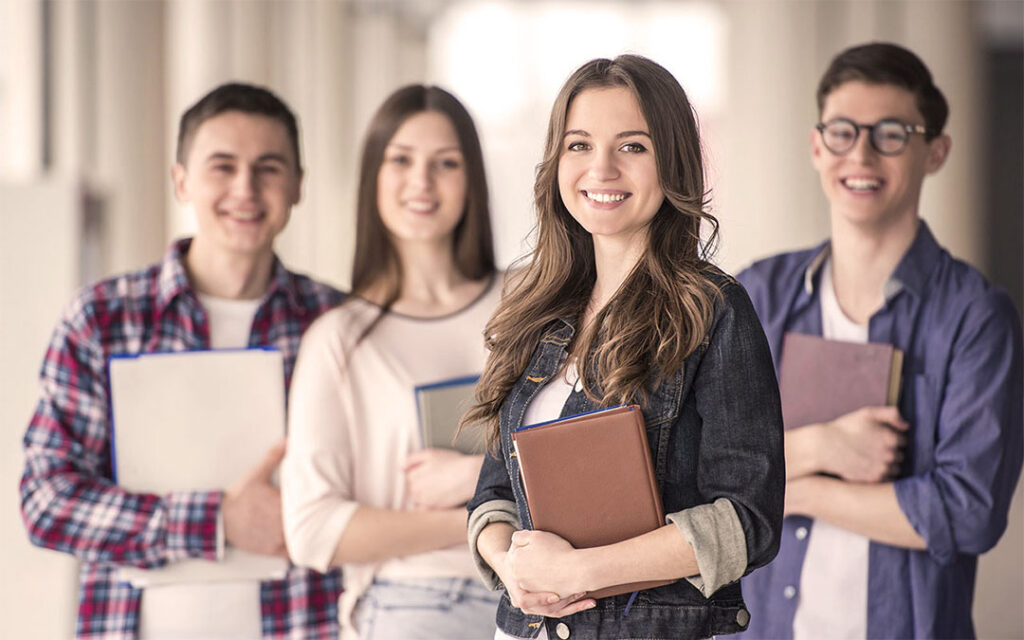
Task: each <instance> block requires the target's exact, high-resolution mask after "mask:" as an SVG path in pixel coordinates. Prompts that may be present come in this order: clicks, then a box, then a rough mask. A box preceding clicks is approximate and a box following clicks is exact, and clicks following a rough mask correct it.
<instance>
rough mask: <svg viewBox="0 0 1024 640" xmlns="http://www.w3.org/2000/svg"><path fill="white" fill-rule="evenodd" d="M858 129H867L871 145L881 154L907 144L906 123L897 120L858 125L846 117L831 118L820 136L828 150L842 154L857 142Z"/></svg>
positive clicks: (898, 150) (895, 151)
mask: <svg viewBox="0 0 1024 640" xmlns="http://www.w3.org/2000/svg"><path fill="white" fill-rule="evenodd" d="M860 129H867V130H868V133H869V135H870V138H871V146H872V147H874V149H875V151H877V152H879V153H881V154H885V155H892V154H895V153H899V152H900V151H902V150H903V148H904V147H905V146H907V139H908V138H909V134H908V133H907V131H906V125H904V124H903V123H902V122H899V121H897V120H880V121H879V122H876V123H875V124H873V125H858V124H855V123H854V122H852V121H850V120H846V119H839V120H832V121H831V122H828V123H826V124H825V126H824V128H823V129H822V131H821V137H822V140H823V141H824V143H825V146H826V147H828V149H829V151H831V152H832V153H836V154H843V153H846V152H848V151H849V150H850V149H852V148H853V147H854V145H856V144H857V134H858V133H859V132H860Z"/></svg>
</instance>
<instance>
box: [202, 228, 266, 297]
mask: <svg viewBox="0 0 1024 640" xmlns="http://www.w3.org/2000/svg"><path fill="white" fill-rule="evenodd" d="M273 266H274V254H273V253H270V252H267V253H266V254H265V255H259V256H251V255H245V254H232V253H223V252H219V251H214V250H212V248H211V247H209V246H208V245H207V244H206V243H205V242H204V241H203V239H202V237H201V236H196V237H195V238H194V239H193V240H192V244H191V245H190V246H189V249H188V253H187V254H185V270H186V271H187V272H188V278H189V281H190V282H191V283H192V287H193V288H194V289H195V290H196V291H198V292H199V293H203V294H206V295H210V296H213V297H215V298H227V299H230V300H255V299H258V298H261V297H263V294H265V293H266V292H267V287H268V286H269V285H270V274H271V270H272V269H273Z"/></svg>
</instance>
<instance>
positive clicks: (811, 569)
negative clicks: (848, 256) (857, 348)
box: [793, 258, 870, 640]
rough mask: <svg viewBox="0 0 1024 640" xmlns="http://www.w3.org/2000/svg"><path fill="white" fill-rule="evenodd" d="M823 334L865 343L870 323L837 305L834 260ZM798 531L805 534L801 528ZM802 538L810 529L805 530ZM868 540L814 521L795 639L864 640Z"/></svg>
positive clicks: (827, 275)
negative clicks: (857, 319) (850, 315)
mask: <svg viewBox="0 0 1024 640" xmlns="http://www.w3.org/2000/svg"><path fill="white" fill-rule="evenodd" d="M820 287H821V326H822V334H823V335H824V337H826V338H829V339H831V340H845V341H847V342H867V341H868V325H867V324H857V323H855V322H853V321H852V320H850V319H849V318H848V317H846V314H844V313H843V310H842V309H841V308H840V307H839V301H838V300H837V299H836V291H835V288H834V286H833V285H832V260H831V258H829V259H827V260H826V261H825V264H824V266H823V267H822V273H821V284H820ZM797 535H798V536H799V535H801V533H800V531H799V530H798V531H797ZM802 535H804V536H806V535H807V531H806V530H804V531H803V534H802ZM869 543H870V540H868V538H866V537H864V536H862V535H859V534H856V533H853V532H851V531H847V530H846V529H840V528H839V527H835V526H833V525H831V524H829V523H827V522H823V521H821V520H815V521H814V526H813V527H812V528H811V530H810V537H809V538H808V539H807V554H806V555H805V556H804V565H803V569H802V571H801V574H800V590H799V596H800V601H799V603H798V604H797V607H796V614H795V615H794V617H793V638H794V640H820V639H821V638H823V637H827V638H829V640H863V639H864V638H866V637H867V635H868V548H869Z"/></svg>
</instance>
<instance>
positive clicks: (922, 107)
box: [818, 42, 949, 140]
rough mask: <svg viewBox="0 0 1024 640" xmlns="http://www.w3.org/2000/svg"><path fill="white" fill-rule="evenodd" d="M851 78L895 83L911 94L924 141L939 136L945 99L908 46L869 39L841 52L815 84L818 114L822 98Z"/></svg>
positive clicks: (943, 123)
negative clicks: (923, 131) (922, 129)
mask: <svg viewBox="0 0 1024 640" xmlns="http://www.w3.org/2000/svg"><path fill="white" fill-rule="evenodd" d="M851 80H860V81H862V82H867V83H869V84H891V85H896V86H897V87H902V88H904V89H906V90H908V91H910V92H911V93H913V94H914V101H915V102H916V103H917V109H918V111H920V112H921V115H922V116H924V123H925V127H926V128H927V129H928V132H927V133H926V134H925V139H926V140H932V139H933V138H935V137H936V136H938V135H940V134H941V133H942V130H943V129H944V128H945V126H946V119H947V118H948V117H949V105H948V104H947V103H946V98H945V96H943V95H942V92H941V91H939V88H938V87H936V86H935V83H933V82H932V74H931V71H929V70H928V67H926V66H925V64H924V62H922V61H921V59H920V58H918V57H917V56H916V55H914V53H913V52H912V51H910V50H908V49H904V48H903V47H901V46H899V45H895V44H891V43H888V42H872V43H869V44H862V45H858V46H856V47H850V48H849V49H846V50H845V51H842V52H840V53H839V55H837V56H836V57H835V58H833V59H832V63H831V64H829V66H828V69H826V70H825V74H824V75H823V76H821V81H820V82H819V83H818V113H819V114H820V113H821V111H822V109H824V107H825V98H827V97H828V95H829V94H830V93H832V92H833V91H834V90H835V89H836V88H837V87H839V85H841V84H843V83H845V82H849V81H851Z"/></svg>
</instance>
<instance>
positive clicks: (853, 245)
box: [831, 214, 920, 324]
mask: <svg viewBox="0 0 1024 640" xmlns="http://www.w3.org/2000/svg"><path fill="white" fill-rule="evenodd" d="M919 224H920V219H919V218H918V217H917V215H916V214H915V215H912V216H909V215H908V216H902V217H900V218H899V219H897V220H896V221H894V222H893V223H891V224H888V225H876V226H871V227H865V226H860V225H855V224H851V223H849V222H848V221H847V219H846V218H844V217H842V216H839V215H833V216H832V255H831V260H832V284H833V287H834V288H835V292H836V299H837V300H838V301H839V306H840V308H841V309H842V310H843V313H845V314H846V315H847V316H848V317H849V318H850V319H851V320H853V321H854V322H857V323H860V324H863V323H865V322H867V321H868V320H869V319H870V318H871V316H872V315H873V314H874V313H875V312H876V311H878V309H880V308H881V307H882V305H883V304H884V303H885V299H884V293H883V286H884V285H885V282H886V280H888V278H889V277H890V276H891V275H892V272H893V271H894V270H895V269H896V265H898V264H899V262H900V260H901V259H902V258H903V256H904V255H905V254H906V253H907V250H908V249H909V248H910V245H911V244H912V243H913V242H914V237H915V235H916V234H917V228H918V225H919Z"/></svg>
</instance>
